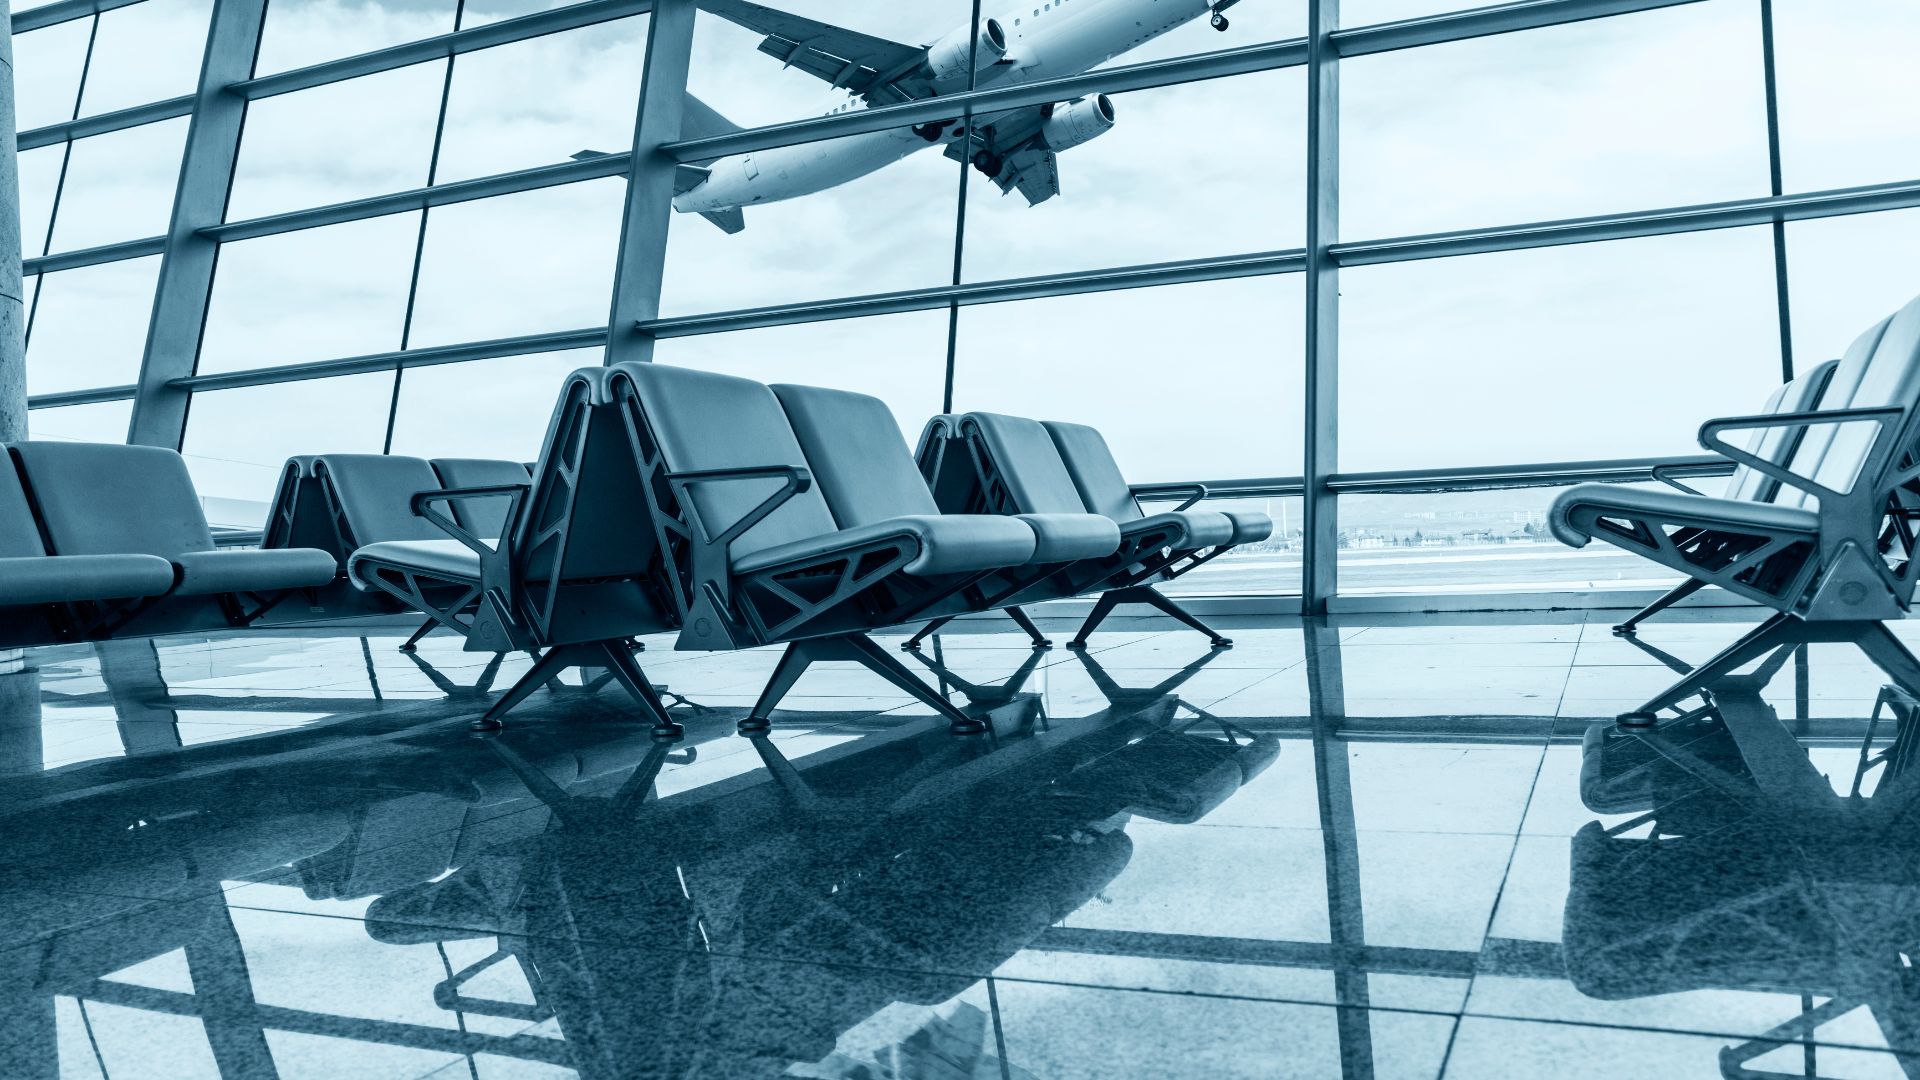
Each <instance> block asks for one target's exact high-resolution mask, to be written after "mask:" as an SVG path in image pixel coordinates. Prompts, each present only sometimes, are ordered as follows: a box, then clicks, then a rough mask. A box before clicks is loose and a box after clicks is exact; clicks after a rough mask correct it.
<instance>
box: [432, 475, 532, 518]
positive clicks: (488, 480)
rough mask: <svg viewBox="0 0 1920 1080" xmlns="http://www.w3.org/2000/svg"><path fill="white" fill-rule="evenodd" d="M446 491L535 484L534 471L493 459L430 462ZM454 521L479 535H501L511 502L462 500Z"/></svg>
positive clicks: (503, 499) (454, 505)
mask: <svg viewBox="0 0 1920 1080" xmlns="http://www.w3.org/2000/svg"><path fill="white" fill-rule="evenodd" d="M430 464H432V466H433V472H434V475H436V476H438V477H439V478H440V486H441V487H443V488H470V487H492V486H511V485H513V484H531V483H533V469H532V468H531V467H530V466H527V465H524V464H522V463H520V462H518V461H498V460H494V459H490V458H434V459H433V460H432V462H430ZM452 509H453V519H454V520H455V521H458V522H459V523H460V524H461V526H462V527H463V528H465V529H467V530H468V531H470V532H472V533H473V534H474V535H475V536H489V537H491V536H499V535H500V533H501V531H502V530H504V529H505V528H506V524H507V499H506V497H505V496H502V497H500V498H496V499H462V500H460V501H459V502H456V503H454V504H453V507H452Z"/></svg>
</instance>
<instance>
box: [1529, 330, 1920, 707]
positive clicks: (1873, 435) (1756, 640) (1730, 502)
mask: <svg viewBox="0 0 1920 1080" xmlns="http://www.w3.org/2000/svg"><path fill="white" fill-rule="evenodd" d="M1755 429H1763V430H1772V429H1792V430H1797V431H1799V432H1800V433H1801V434H1800V438H1799V443H1798V445H1797V446H1795V447H1794V448H1793V451H1792V453H1791V454H1789V455H1788V456H1787V457H1786V459H1785V460H1784V461H1780V462H1776V461H1770V460H1768V459H1767V458H1766V457H1764V456H1761V455H1760V454H1757V453H1755V452H1753V451H1750V450H1747V449H1743V448H1741V447H1738V446H1735V445H1733V444H1732V443H1731V442H1729V441H1728V440H1727V435H1728V434H1729V433H1733V432H1740V431H1750V430H1755ZM1700 442H1701V445H1702V446H1704V447H1706V448H1707V449H1708V450H1712V451H1715V452H1717V453H1720V454H1724V455H1726V456H1727V457H1729V458H1731V459H1733V460H1734V461H1736V462H1738V463H1740V464H1742V465H1745V466H1747V467H1748V468H1750V469H1752V470H1754V471H1756V472H1758V473H1760V474H1762V475H1763V476H1765V477H1766V478H1768V479H1769V480H1772V481H1775V482H1777V483H1778V484H1779V485H1780V486H1781V487H1782V488H1783V489H1785V490H1783V491H1781V492H1780V493H1779V494H1778V495H1776V497H1775V498H1774V499H1773V500H1772V501H1770V502H1755V501H1742V500H1738V499H1727V498H1709V497H1707V496H1704V495H1687V494H1683V493H1679V492H1664V491H1649V490H1638V489H1633V488H1623V487H1619V486H1617V485H1608V484H1581V485H1578V486H1576V487H1572V488H1569V489H1567V490H1566V491H1564V492H1562V493H1561V494H1560V495H1559V497H1558V498H1556V499H1555V500H1554V502H1553V508H1552V511H1551V512H1550V514H1549V516H1548V524H1549V527H1550V528H1551V529H1552V531H1553V533H1554V535H1555V536H1556V537H1558V538H1559V539H1560V540H1561V541H1562V542H1563V543H1566V544H1568V545H1569V546H1572V547H1584V546H1586V545H1587V544H1588V543H1590V542H1591V541H1593V540H1596V539H1597V540H1603V541H1605V542H1607V543H1609V544H1613V545H1614V546H1616V547H1620V548H1622V549H1624V550H1627V551H1631V552H1634V553H1635V554H1638V555H1641V556H1643V557H1645V558H1647V559H1651V560H1653V561H1654V562H1658V563H1660V564H1661V565H1664V566H1668V567H1671V568H1673V569H1675V570H1678V571H1680V572H1681V573H1683V574H1686V575H1687V576H1688V577H1690V578H1694V579H1696V580H1701V581H1705V582H1707V583H1708V584H1712V585H1718V586H1720V587H1721V588H1723V589H1726V590H1727V591H1729V592H1732V593H1735V594H1737V595H1739V596H1743V597H1745V598H1747V599H1749V600H1752V601H1753V602H1755V603H1757V604H1761V605H1764V606H1766V607H1768V608H1771V609H1773V611H1774V612H1775V614H1774V615H1773V616H1772V617H1770V618H1769V619H1767V620H1766V621H1765V622H1764V623H1762V624H1761V625H1760V626H1759V627H1758V628H1756V629H1755V630H1754V631H1753V632H1751V633H1749V634H1747V635H1746V636H1745V637H1743V638H1741V639H1740V640H1739V641H1737V642H1735V643H1734V644H1733V645H1731V646H1729V647H1728V648H1726V649H1725V650H1723V651H1722V652H1721V653H1720V654H1718V655H1717V656H1715V657H1713V658H1712V659H1710V660H1708V661H1707V662H1706V663H1704V664H1702V665H1700V666H1699V667H1697V668H1695V669H1694V670H1692V671H1691V672H1689V673H1688V674H1686V675H1684V676H1682V677H1681V678H1680V679H1679V681H1678V682H1676V683H1675V684H1674V685H1672V686H1670V687H1668V688H1667V689H1666V690H1664V691H1662V692H1661V693H1660V694H1659V695H1657V696H1655V697H1654V698H1652V699H1651V700H1649V701H1648V702H1647V703H1646V704H1644V705H1642V706H1641V707H1640V708H1638V709H1635V710H1633V711H1631V712H1628V713H1624V714H1622V715H1621V716H1620V718H1619V719H1620V723H1622V724H1623V725H1627V726H1647V725H1652V724H1656V723H1659V722H1660V720H1661V713H1662V712H1663V711H1665V710H1667V709H1672V708H1677V707H1678V705H1679V703H1680V702H1682V701H1685V700H1686V699H1688V698H1691V697H1694V696H1696V695H1701V696H1705V697H1706V698H1707V699H1708V700H1709V701H1711V699H1712V694H1713V688H1714V687H1715V685H1716V684H1719V683H1720V682H1722V681H1723V680H1727V679H1728V678H1729V677H1730V676H1732V674H1733V673H1734V672H1735V671H1737V670H1738V669H1740V668H1742V667H1744V666H1745V665H1747V664H1749V663H1752V662H1753V661H1755V660H1760V659H1762V658H1763V657H1767V656H1768V655H1769V654H1776V653H1778V652H1779V651H1782V650H1786V649H1789V648H1791V647H1794V646H1797V645H1801V644H1804V643H1807V642H1815V641H1828V642H1839V641H1850V642H1853V643H1855V644H1857V645H1858V646H1859V647H1860V648H1861V650H1862V651H1863V652H1865V653H1866V654H1867V655H1868V656H1869V657H1870V658H1871V659H1872V660H1873V661H1875V662H1876V663H1877V664H1879V665H1880V666H1881V668H1882V669H1883V670H1885V671H1886V673H1887V674H1888V675H1889V676H1890V677H1891V678H1892V679H1893V681H1894V682H1895V683H1897V684H1899V685H1900V686H1902V687H1904V688H1905V689H1907V690H1908V691H1909V692H1915V691H1920V660H1916V659H1915V658H1914V656H1913V654H1912V653H1911V652H1909V651H1908V650H1907V648H1906V647H1905V646H1904V645H1902V644H1901V643H1900V641H1899V640H1898V639H1897V638H1895V637H1894V636H1893V634H1892V632H1891V631H1890V630H1888V629H1887V627H1886V625H1885V622H1886V620H1889V619H1899V618H1903V617H1904V616H1905V615H1906V613H1907V611H1908V609H1909V608H1910V607H1911V605H1912V600H1913V588H1914V577H1913V564H1912V555H1913V549H1914V535H1913V528H1912V508H1913V506H1914V500H1915V498H1916V494H1920V463H1917V462H1920V300H1915V301H1913V302H1912V303H1909V304H1908V305H1907V306H1906V307H1905V308H1902V309H1901V310H1900V311H1899V312H1897V313H1895V314H1894V315H1892V316H1890V317H1889V318H1887V319H1886V320H1884V321H1882V322H1881V323H1879V324H1878V325H1876V326H1874V327H1873V328H1872V329H1870V330H1868V331H1867V332H1866V333H1864V334H1862V335H1861V336H1860V337H1859V339H1858V340H1856V341H1855V342H1854V343H1853V346H1852V347H1851V348H1850V349H1848V351H1847V353H1846V355H1845V356H1844V357H1843V358H1842V359H1841V361H1840V363H1839V365H1838V366H1836V367H1835V368H1834V370H1833V374H1832V376H1831V377H1830V379H1829V381H1828V383H1827V388H1826V391H1825V393H1824V394H1823V395H1822V397H1821V400H1820V405H1819V407H1818V408H1817V409H1813V410H1806V411H1801V412H1794V413H1776V414H1772V415H1760V416H1737V417H1730V418H1727V419H1721V420H1710V421H1708V422H1707V423H1706V424H1705V425H1703V426H1702V427H1701V429H1700Z"/></svg>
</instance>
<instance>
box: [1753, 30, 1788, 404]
mask: <svg viewBox="0 0 1920 1080" xmlns="http://www.w3.org/2000/svg"><path fill="white" fill-rule="evenodd" d="M1760 67H1761V73H1762V79H1763V80H1764V82H1765V85H1766V94H1767V181H1768V184H1769V185H1770V191H1771V193H1772V194H1773V196H1774V197H1775V198H1778V197H1780V196H1781V195H1782V194H1785V192H1786V186H1785V180H1784V174H1783V171H1782V168H1781V163H1780V82H1779V74H1778V71H1777V70H1776V68H1775V66H1774V48H1773V0H1760ZM1773 284H1774V303H1775V305H1776V306H1777V308H1778V310H1779V315H1780V381H1781V382H1789V381H1791V380H1792V379H1793V305H1792V303H1791V298H1790V297H1789V296H1788V291H1787V223H1786V222H1785V221H1781V220H1777V219H1776V220H1775V221H1774V223H1773Z"/></svg>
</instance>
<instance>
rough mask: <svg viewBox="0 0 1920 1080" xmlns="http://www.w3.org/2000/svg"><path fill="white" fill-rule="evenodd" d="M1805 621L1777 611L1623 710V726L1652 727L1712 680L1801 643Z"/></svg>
mask: <svg viewBox="0 0 1920 1080" xmlns="http://www.w3.org/2000/svg"><path fill="white" fill-rule="evenodd" d="M1804 627H1805V623H1804V622H1803V621H1802V620H1800V619H1798V618H1795V617H1794V616H1792V615H1775V616H1774V617H1773V618H1771V619H1768V620H1767V621H1766V622H1763V623H1761V624H1760V625H1759V626H1758V627H1756V628H1754V630H1753V631H1752V632H1750V633H1749V634H1747V636H1746V637H1743V638H1741V639H1740V640H1739V641H1736V642H1734V643H1733V644H1731V645H1729V646H1727V647H1726V648H1725V649H1722V650H1721V651H1720V653H1719V655H1717V656H1715V657H1714V658H1713V659H1711V660H1708V661H1707V662H1706V663H1704V664H1701V665H1700V666H1699V667H1697V668H1694V669H1693V670H1692V671H1690V672H1688V673H1687V674H1686V675H1683V676H1681V678H1680V681H1679V682H1676V683H1674V684H1673V685H1672V686H1669V687H1667V689H1665V690H1664V691H1662V692H1661V693H1660V694H1659V696H1657V697H1655V698H1653V699H1652V700H1650V701H1648V702H1647V703H1646V704H1645V705H1642V706H1640V707H1639V708H1638V709H1635V710H1633V711H1632V712H1626V713H1621V714H1620V716H1619V718H1618V719H1619V722H1620V724H1621V726H1622V727H1650V726H1652V725H1654V724H1656V723H1658V722H1659V719H1660V717H1659V713H1660V710H1662V709H1665V708H1667V707H1669V706H1671V705H1674V704H1677V703H1678V702H1680V701H1683V700H1685V699H1687V698H1689V697H1692V696H1693V695H1695V694H1697V693H1700V692H1701V691H1702V690H1705V689H1707V688H1708V687H1709V686H1710V685H1711V684H1712V683H1714V682H1716V681H1718V680H1720V679H1722V678H1724V677H1726V676H1727V675H1729V674H1731V673H1733V672H1734V671H1735V670H1736V669H1738V668H1740V667H1742V666H1744V665H1746V664H1748V663H1751V662H1752V661H1754V660H1757V659H1759V658H1760V657H1762V656H1765V655H1766V654H1767V653H1769V652H1772V651H1773V650H1775V649H1777V648H1779V647H1780V646H1782V645H1792V644H1798V643H1799V641H1800V640H1801V639H1802V638H1804V636H1805V635H1804V634H1803V633H1802V630H1803V628H1804Z"/></svg>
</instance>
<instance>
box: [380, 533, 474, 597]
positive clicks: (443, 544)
mask: <svg viewBox="0 0 1920 1080" xmlns="http://www.w3.org/2000/svg"><path fill="white" fill-rule="evenodd" d="M382 566H387V567H396V568H399V569H403V570H416V571H419V572H421V573H425V574H430V575H432V576H434V577H439V578H446V579H448V580H450V581H479V580H480V553H479V552H477V551H475V550H473V549H472V548H470V547H468V546H467V545H465V544H463V543H461V542H460V541H458V540H387V541H384V542H382V543H378V544H368V545H367V546H366V547H363V548H360V549H359V550H357V551H355V552H354V553H353V557H352V558H350V559H348V560H347V577H348V580H350V581H352V582H353V583H354V585H356V586H358V587H359V588H362V589H367V588H371V587H372V586H371V585H370V584H369V577H368V575H369V573H370V572H371V571H372V570H373V569H375V568H377V567H382Z"/></svg>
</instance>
